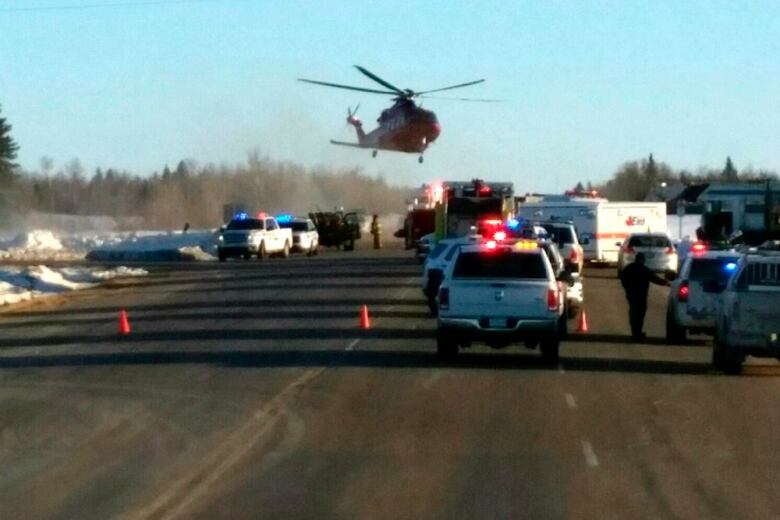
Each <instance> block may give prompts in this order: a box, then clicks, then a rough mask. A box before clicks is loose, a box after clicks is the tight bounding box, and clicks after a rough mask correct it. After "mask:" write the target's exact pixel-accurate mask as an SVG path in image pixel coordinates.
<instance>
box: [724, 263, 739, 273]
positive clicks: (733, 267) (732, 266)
mask: <svg viewBox="0 0 780 520" xmlns="http://www.w3.org/2000/svg"><path fill="white" fill-rule="evenodd" d="M723 269H725V270H726V271H728V272H730V273H733V272H734V271H736V270H737V264H736V263H735V262H729V263H727V264H726V265H724V266H723Z"/></svg>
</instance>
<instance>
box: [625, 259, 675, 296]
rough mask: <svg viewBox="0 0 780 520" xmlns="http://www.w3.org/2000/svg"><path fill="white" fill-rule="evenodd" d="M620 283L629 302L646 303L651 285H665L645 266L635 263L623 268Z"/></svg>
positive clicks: (664, 282)
mask: <svg viewBox="0 0 780 520" xmlns="http://www.w3.org/2000/svg"><path fill="white" fill-rule="evenodd" d="M620 282H621V283H622V284H623V289H625V291H626V298H627V299H628V301H629V302H646V301H647V292H648V291H649V290H650V284H651V283H654V284H656V285H667V282H666V280H664V279H663V278H661V277H660V276H658V275H656V274H655V273H653V272H652V271H651V270H650V269H649V268H648V267H647V266H646V265H644V264H638V263H636V262H634V263H633V264H628V265H627V266H626V267H625V268H623V272H622V273H621V275H620Z"/></svg>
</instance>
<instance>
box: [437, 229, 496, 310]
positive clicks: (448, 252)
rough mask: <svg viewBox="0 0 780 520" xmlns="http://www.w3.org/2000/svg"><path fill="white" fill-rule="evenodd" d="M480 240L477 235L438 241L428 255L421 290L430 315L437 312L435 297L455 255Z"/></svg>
mask: <svg viewBox="0 0 780 520" xmlns="http://www.w3.org/2000/svg"><path fill="white" fill-rule="evenodd" d="M481 240H482V237H481V236H479V235H471V236H468V237H461V238H447V239H444V240H441V241H439V242H438V243H437V244H436V246H435V247H434V248H433V250H432V251H431V252H430V254H428V257H427V258H426V259H425V263H424V264H423V274H422V290H423V295H425V298H426V300H427V301H428V307H429V308H430V309H431V312H432V313H434V314H436V312H437V304H436V296H437V295H438V294H439V286H440V285H441V283H442V281H443V280H444V272H445V271H446V269H447V266H448V265H449V263H450V262H451V261H452V259H453V257H454V256H455V253H457V252H458V249H459V248H461V247H463V246H464V245H468V244H475V243H478V242H480V241H481Z"/></svg>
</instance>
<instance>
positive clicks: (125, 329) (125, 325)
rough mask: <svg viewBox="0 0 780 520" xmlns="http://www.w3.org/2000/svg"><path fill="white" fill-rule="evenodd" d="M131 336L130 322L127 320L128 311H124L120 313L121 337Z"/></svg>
mask: <svg viewBox="0 0 780 520" xmlns="http://www.w3.org/2000/svg"><path fill="white" fill-rule="evenodd" d="M128 334H130V321H128V319H127V311H126V310H124V309H122V310H121V311H119V335H120V336H127V335H128Z"/></svg>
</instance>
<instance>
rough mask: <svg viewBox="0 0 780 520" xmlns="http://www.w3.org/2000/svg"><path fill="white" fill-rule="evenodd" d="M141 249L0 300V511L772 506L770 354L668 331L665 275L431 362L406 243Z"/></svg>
mask: <svg viewBox="0 0 780 520" xmlns="http://www.w3.org/2000/svg"><path fill="white" fill-rule="evenodd" d="M148 269H149V270H150V272H151V274H150V276H149V277H147V278H144V279H134V280H128V281H119V282H114V283H111V284H110V285H108V286H106V287H102V288H98V289H94V290H88V291H84V292H83V293H80V294H74V295H70V296H68V297H63V298H55V299H54V300H46V301H39V302H36V303H32V304H28V305H25V306H23V307H15V308H12V309H6V310H4V311H2V312H0V468H2V471H0V518H7V519H12V518H13V519H15V518H47V519H51V518H54V519H57V518H62V519H66V518H67V519H71V518H79V519H88V518H95V519H104V518H126V519H146V518H150V519H151V518H154V519H172V518H209V519H211V518H225V519H240V518H317V519H325V518H392V519H398V518H442V519H449V518H621V519H623V518H652V519H657V518H724V519H733V518H757V519H766V518H780V363H777V362H774V361H764V360H758V361H755V360H751V361H749V362H748V364H747V365H746V367H745V371H744V375H742V376H740V377H730V376H724V375H722V374H718V373H715V372H713V371H712V370H711V368H710V356H711V347H710V344H709V342H708V339H707V338H706V337H703V336H702V337H697V338H695V339H694V340H692V341H689V342H688V343H687V344H685V345H666V344H665V343H664V342H663V339H662V335H663V330H664V312H665V298H666V292H665V291H666V290H667V289H666V288H659V287H655V286H654V287H652V289H651V296H650V305H649V312H648V319H647V323H646V331H647V334H648V339H647V342H646V343H645V344H642V345H635V344H632V343H631V341H630V339H629V336H628V332H629V329H628V318H627V311H626V309H625V300H624V298H623V295H622V292H621V290H620V287H619V283H618V281H617V280H616V278H615V272H614V269H588V270H587V271H586V282H585V291H586V293H585V297H586V309H587V315H588V318H589V322H590V323H589V324H590V332H589V333H588V334H572V336H571V337H570V339H569V340H567V341H566V342H565V343H564V344H563V345H562V348H561V362H560V364H559V365H558V366H547V365H545V364H543V363H542V362H541V360H540V358H539V354H538V352H536V351H530V350H527V349H525V348H524V347H520V346H515V347H510V348H508V349H504V350H501V351H494V350H491V349H489V348H487V347H484V346H475V347H474V348H472V349H470V350H468V351H465V352H462V353H461V355H460V357H459V359H458V360H456V361H455V362H452V363H450V364H447V365H443V364H441V363H440V362H438V361H437V359H436V357H435V354H434V352H435V341H434V335H433V331H434V329H435V320H434V319H432V318H431V317H430V316H429V314H428V311H427V307H426V305H425V302H424V300H423V298H422V294H421V291H420V285H419V279H418V277H419V271H420V268H419V265H417V264H416V263H415V262H414V260H413V259H412V258H411V254H410V253H409V252H404V251H400V250H385V251H381V252H379V253H374V252H372V251H357V252H354V253H345V252H327V253H325V254H324V255H322V256H320V257H317V258H305V257H294V258H291V259H289V260H281V259H272V260H270V261H264V262H262V263H258V262H245V261H238V262H228V263H225V264H219V263H189V264H159V265H150V266H148ZM363 304H366V305H367V306H368V309H369V313H370V317H371V321H372V328H371V329H370V330H368V331H363V330H359V329H358V326H357V325H358V318H359V312H360V306H361V305H363ZM121 309H126V310H127V312H128V314H129V318H130V324H131V327H132V333H131V335H130V336H128V337H121V338H120V337H119V336H118V335H117V332H116V331H117V316H118V312H119V311H120V310H121ZM575 325H576V323H574V322H572V323H571V328H574V326H575Z"/></svg>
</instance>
